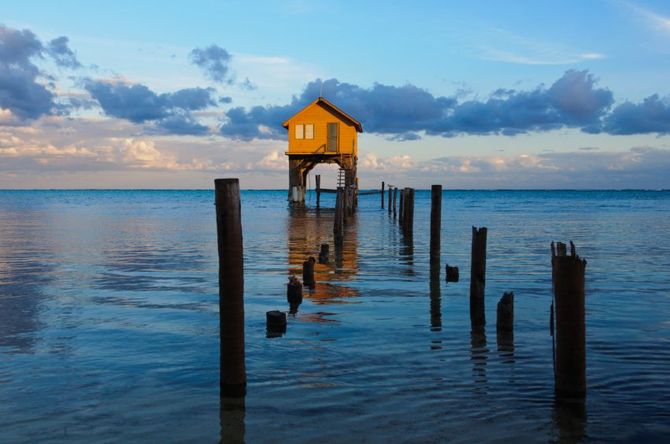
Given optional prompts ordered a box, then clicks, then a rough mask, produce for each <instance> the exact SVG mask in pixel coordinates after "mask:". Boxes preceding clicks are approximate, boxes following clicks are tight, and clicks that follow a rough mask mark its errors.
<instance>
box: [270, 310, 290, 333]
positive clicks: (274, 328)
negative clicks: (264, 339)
mask: <svg viewBox="0 0 670 444" xmlns="http://www.w3.org/2000/svg"><path fill="white" fill-rule="evenodd" d="M265 323H266V328H267V336H268V337H269V338H271V337H276V336H281V335H282V334H284V333H286V313H284V312H283V311H279V310H272V311H268V312H267V313H265Z"/></svg>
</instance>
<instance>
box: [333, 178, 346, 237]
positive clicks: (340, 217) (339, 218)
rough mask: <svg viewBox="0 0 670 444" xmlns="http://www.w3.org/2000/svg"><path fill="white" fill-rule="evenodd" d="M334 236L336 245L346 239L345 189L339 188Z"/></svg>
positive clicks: (336, 200)
mask: <svg viewBox="0 0 670 444" xmlns="http://www.w3.org/2000/svg"><path fill="white" fill-rule="evenodd" d="M333 237H334V239H335V246H336V247H337V246H338V245H342V242H343V241H344V189H343V188H342V187H338V188H337V197H336V199H335V220H334V223H333Z"/></svg>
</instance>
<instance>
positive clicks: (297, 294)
mask: <svg viewBox="0 0 670 444" xmlns="http://www.w3.org/2000/svg"><path fill="white" fill-rule="evenodd" d="M286 300H287V301H288V302H293V301H298V300H299V301H300V302H302V283H300V280H299V279H298V278H297V277H295V276H291V277H289V278H288V284H287V285H286Z"/></svg>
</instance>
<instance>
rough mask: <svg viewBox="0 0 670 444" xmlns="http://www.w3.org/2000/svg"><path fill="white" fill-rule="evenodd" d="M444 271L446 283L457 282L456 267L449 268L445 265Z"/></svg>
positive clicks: (457, 273)
mask: <svg viewBox="0 0 670 444" xmlns="http://www.w3.org/2000/svg"><path fill="white" fill-rule="evenodd" d="M444 269H445V271H446V274H447V282H458V278H459V272H458V267H450V266H449V264H446V265H445V267H444Z"/></svg>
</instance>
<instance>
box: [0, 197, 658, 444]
mask: <svg viewBox="0 0 670 444" xmlns="http://www.w3.org/2000/svg"><path fill="white" fill-rule="evenodd" d="M309 199H310V201H311V203H313V202H314V200H315V199H314V197H313V196H310V197H309ZM429 199H430V195H429V192H428V191H417V195H416V209H415V223H414V237H413V239H412V242H411V243H410V242H408V240H407V239H405V238H404V237H403V236H401V234H400V232H399V230H398V227H397V224H395V223H394V222H393V219H392V218H389V215H388V213H387V212H386V211H385V210H380V209H379V197H378V196H362V197H361V200H360V208H359V212H358V213H357V215H356V217H355V220H354V221H353V223H352V224H351V225H350V226H349V227H348V228H347V235H346V241H345V247H344V251H343V257H342V262H341V263H340V264H338V265H339V266H336V265H332V266H318V267H317V281H318V282H319V283H318V285H317V287H316V289H315V290H314V291H313V292H312V293H307V294H306V297H305V300H304V302H303V304H302V305H301V306H300V307H299V309H298V312H297V313H296V314H295V315H294V316H290V317H289V326H288V331H287V334H286V335H285V336H284V337H281V338H272V339H270V338H267V337H266V331H265V312H266V311H268V310H272V309H282V310H288V309H289V307H288V304H287V303H286V298H285V291H286V290H285V283H286V280H287V276H288V275H289V274H290V273H292V272H299V270H300V264H301V262H302V261H303V260H304V259H305V258H306V257H307V256H308V255H316V254H317V253H318V248H319V244H320V243H322V242H329V243H331V249H332V239H331V237H332V210H329V209H328V208H325V209H322V210H321V211H319V212H317V211H315V210H308V211H294V212H290V211H289V210H288V209H287V208H286V201H285V191H245V192H243V194H242V205H243V207H242V211H243V229H244V243H245V290H246V291H245V304H246V305H245V310H246V339H247V371H248V378H249V386H248V395H247V398H246V411H245V413H244V415H239V414H231V413H228V412H227V411H224V413H223V414H221V405H220V401H219V396H218V296H217V292H218V283H217V256H216V232H215V228H216V227H215V215H214V206H213V193H212V192H211V191H0V442H33V441H37V440H39V441H65V440H67V441H86V442H88V441H91V440H95V441H102V442H105V441H121V440H123V441H127V440H131V441H139V440H142V441H145V440H150V439H151V440H156V441H198V442H201V441H205V442H208V441H210V442H211V441H218V440H219V439H221V437H222V436H221V434H222V428H223V434H224V436H223V438H226V439H227V438H230V437H231V436H233V437H239V436H242V434H243V436H244V437H245V438H246V440H247V441H248V442H281V441H290V442H313V441H315V440H317V439H319V440H322V441H324V442H361V441H365V442H384V441H387V442H389V441H390V442H417V441H419V442H443V441H445V440H449V441H454V442H473V441H475V440H485V441H511V440H516V441H522V442H547V441H574V440H584V441H629V442H649V441H651V442H654V441H657V442H664V441H665V439H667V437H668V436H670V386H669V385H668V383H667V382H668V381H669V380H670V272H669V270H670V244H669V242H668V241H669V235H670V192H653V191H646V192H645V191H602V192H601V191H588V192H587V191H551V192H547V191H447V192H445V193H444V200H443V217H442V224H443V225H442V228H443V230H442V264H443V266H444V264H445V263H449V264H450V265H457V266H459V267H460V274H461V282H459V283H455V284H452V283H450V284H449V285H447V284H446V283H445V282H443V281H442V282H441V285H440V286H439V288H435V287H433V288H432V289H431V286H430V285H429V270H428V268H429V267H428V241H429V239H428V224H429V211H430V202H429ZM323 206H324V207H332V206H333V201H332V196H327V197H326V198H325V199H324V202H323ZM472 225H476V226H487V227H488V229H489V235H488V261H487V286H486V293H487V302H486V303H487V307H486V315H487V320H488V326H487V330H486V335H485V336H484V337H482V336H479V335H475V336H473V335H471V333H470V326H469V315H468V307H469V305H468V290H469V268H470V263H469V260H470V259H469V254H470V237H471V226H472ZM552 240H559V241H568V240H573V241H574V242H575V244H576V245H577V249H578V253H579V254H580V255H581V256H583V257H585V258H586V259H587V260H588V265H587V272H586V281H587V286H586V292H587V300H586V316H587V360H588V363H587V379H588V396H587V398H586V402H585V404H584V406H583V409H582V410H579V409H574V408H571V409H566V408H564V407H563V406H560V405H556V404H555V403H554V400H553V373H552V359H551V338H550V336H549V334H548V318H549V304H550V300H551V268H550V254H549V243H550V242H551V241H552ZM510 290H511V291H514V292H515V296H516V297H515V334H514V345H513V349H512V350H510V349H509V347H503V348H500V349H499V347H498V345H497V343H496V342H497V341H496V332H495V304H496V302H497V300H498V299H499V297H500V296H501V295H502V293H503V291H510ZM238 413H239V412H238Z"/></svg>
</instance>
